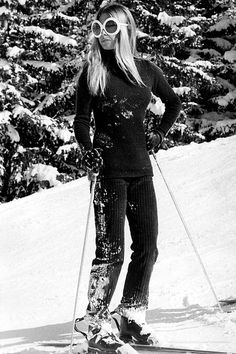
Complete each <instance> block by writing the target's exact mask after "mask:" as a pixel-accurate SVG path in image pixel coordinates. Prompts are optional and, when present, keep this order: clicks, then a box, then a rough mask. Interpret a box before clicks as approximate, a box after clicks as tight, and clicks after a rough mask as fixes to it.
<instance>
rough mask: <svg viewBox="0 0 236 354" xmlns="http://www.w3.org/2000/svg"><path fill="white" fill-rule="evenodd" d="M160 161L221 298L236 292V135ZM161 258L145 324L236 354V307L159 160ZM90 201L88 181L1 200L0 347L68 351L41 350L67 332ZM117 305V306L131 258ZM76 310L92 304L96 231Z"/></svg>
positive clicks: (171, 341) (164, 335) (166, 335)
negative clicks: (230, 306)
mask: <svg viewBox="0 0 236 354" xmlns="http://www.w3.org/2000/svg"><path fill="white" fill-rule="evenodd" d="M157 158H158V161H159V164H160V166H161V169H162V171H163V174H164V175H165V177H166V179H167V181H168V183H169V185H170V187H171V189H172V191H173V193H174V195H175V198H176V200H177V202H178V204H179V208H180V209H181V211H182V214H183V215H184V218H185V221H186V223H187V226H188V228H189V230H190V232H191V235H192V238H193V240H194V242H195V244H196V247H197V249H198V251H199V253H200V255H201V257H202V260H203V263H204V264H205V267H206V270H207V272H208V274H209V277H210V279H211V281H212V284H213V286H214V288H215V292H216V294H217V296H218V298H219V299H223V298H230V297H231V298H236V136H233V137H229V138H224V139H218V140H215V141H212V142H211V143H203V144H200V145H197V144H190V145H188V146H184V147H175V148H172V149H170V150H168V151H160V152H159V153H158V155H157ZM153 169H154V173H155V176H154V182H155V186H156V194H157V199H158V206H159V225H160V232H159V240H158V246H159V258H158V261H157V263H156V266H155V269H154V273H153V276H152V279H151V289H150V309H149V311H148V313H147V320H148V322H149V323H150V324H151V325H152V326H153V328H154V329H155V330H156V332H157V333H158V335H159V338H160V342H161V344H163V345H169V346H174V345H177V346H178V347H190V348H199V349H204V350H205V349H211V350H218V351H220V350H222V351H223V350H224V351H226V350H227V351H232V352H233V351H234V352H236V311H235V310H234V311H233V312H231V313H226V312H225V313H220V311H219V310H218V308H217V306H216V300H215V298H214V296H213V294H212V292H211V290H210V287H209V285H208V283H207V281H206V278H205V276H204V273H203V271H202V269H201V267H200V265H199V262H198V259H197V257H196V255H195V253H194V251H193V249H192V246H191V243H190V242H189V239H188V237H187V236H186V233H185V231H184V228H183V225H182V223H181V221H180V219H179V217H178V214H177V212H176V209H175V207H174V205H173V202H172V200H171V198H170V196H169V194H168V191H167V189H166V186H165V184H164V182H163V179H162V177H161V175H160V173H159V171H158V169H157V167H156V166H155V164H153ZM88 203H89V184H88V181H87V179H86V178H82V179H79V180H77V181H73V182H71V183H68V184H66V185H62V186H58V187H55V188H53V189H50V190H47V191H43V192H41V193H37V194H34V195H32V196H29V197H25V198H23V199H19V200H15V201H13V202H10V203H8V204H3V205H0V219H1V223H0V235H1V236H0V259H1V260H0V262H1V263H0V331H1V332H0V338H1V339H0V353H16V352H21V353H36V352H37V353H39V352H40V353H42V352H46V351H47V352H50V353H54V352H60V353H65V348H59V347H56V346H55V347H54V346H51V347H47V346H46V347H43V346H41V347H39V346H38V343H39V342H41V343H42V342H44V343H50V341H52V342H55V341H57V342H58V343H59V342H60V341H63V340H65V339H67V340H68V339H69V338H70V331H71V321H72V316H73V307H74V298H75V291H76V283H77V278H78V272H79V267H80V257H81V250H82V245H83V237H84V232H85V224H86V216H87V209H88ZM126 231H127V232H126V234H127V244H126V248H127V251H126V263H125V265H124V267H123V273H122V274H121V277H120V282H119V284H118V288H117V291H116V293H115V296H114V298H113V301H112V305H111V308H114V307H115V306H116V305H117V304H118V303H119V299H120V297H121V293H122V284H123V281H124V277H125V272H126V268H127V264H128V261H129V256H130V250H129V245H130V236H129V230H128V227H127V225H126ZM85 253H86V257H85V267H84V269H83V273H82V281H81V286H80V292H79V301H78V309H77V315H78V316H82V315H83V314H84V312H85V307H86V302H87V300H86V292H87V284H88V275H89V269H90V264H91V260H92V258H93V255H94V225H93V223H92V225H91V227H90V231H89V239H88V247H87V249H86V252H85Z"/></svg>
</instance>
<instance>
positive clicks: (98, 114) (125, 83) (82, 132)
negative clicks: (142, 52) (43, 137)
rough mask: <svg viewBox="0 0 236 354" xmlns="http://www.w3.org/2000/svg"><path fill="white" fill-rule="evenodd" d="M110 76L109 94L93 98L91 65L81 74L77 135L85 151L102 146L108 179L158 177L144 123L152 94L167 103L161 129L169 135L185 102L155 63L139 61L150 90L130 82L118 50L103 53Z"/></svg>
mask: <svg viewBox="0 0 236 354" xmlns="http://www.w3.org/2000/svg"><path fill="white" fill-rule="evenodd" d="M102 55H103V60H104V62H105V65H106V66H107V68H108V72H109V76H108V81H107V86H106V89H105V94H104V95H97V96H93V95H91V93H90V92H89V88H88V84H87V66H86V65H85V66H84V69H83V71H82V73H81V75H80V78H79V81H78V85H77V92H76V115H75V120H74V131H75V137H76V139H77V141H78V143H79V145H82V146H83V147H84V148H85V150H89V149H91V148H92V147H94V148H95V147H100V148H102V157H103V162H104V165H103V168H102V170H101V171H100V175H102V176H104V177H110V178H111V177H114V178H118V177H139V176H147V175H151V176H152V175H153V172H152V166H151V162H150V158H149V154H148V152H147V150H146V139H145V132H144V125H143V121H144V118H145V114H146V109H147V106H148V104H149V102H150V99H151V92H152V93H153V94H154V95H156V96H159V97H160V98H161V100H162V102H163V103H164V104H165V113H164V115H163V117H162V121H161V123H160V126H159V129H160V131H162V133H163V134H164V135H165V134H166V133H167V132H168V130H169V129H170V128H171V126H172V125H173V123H174V121H175V120H176V118H177V116H178V114H179V111H180V107H181V104H180V100H179V98H178V96H176V94H175V93H174V91H173V90H172V88H171V87H170V86H169V84H168V83H167V81H166V79H165V78H164V76H163V74H162V71H161V70H160V69H159V68H158V67H157V66H156V65H155V64H153V63H151V62H150V61H148V60H144V59H141V58H138V59H135V64H136V66H137V69H138V71H139V74H140V76H141V78H142V80H143V82H144V84H145V85H146V86H138V85H134V84H132V83H130V81H129V80H128V79H127V77H126V75H125V74H124V72H123V71H122V70H121V69H120V68H119V67H118V65H117V63H116V59H115V57H114V54H113V51H106V52H105V51H104V52H103V53H102ZM92 111H93V114H94V120H95V126H96V129H95V135H94V139H93V143H92V142H91V139H90V118H91V112H92Z"/></svg>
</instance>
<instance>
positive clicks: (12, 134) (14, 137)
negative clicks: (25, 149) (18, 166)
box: [7, 124, 20, 142]
mask: <svg viewBox="0 0 236 354" xmlns="http://www.w3.org/2000/svg"><path fill="white" fill-rule="evenodd" d="M7 135H8V136H9V137H10V139H11V141H12V142H14V141H15V142H19V141H20V135H19V133H18V131H17V130H16V129H15V128H14V127H13V125H11V124H8V125H7Z"/></svg>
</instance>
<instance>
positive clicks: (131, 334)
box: [119, 316, 159, 346]
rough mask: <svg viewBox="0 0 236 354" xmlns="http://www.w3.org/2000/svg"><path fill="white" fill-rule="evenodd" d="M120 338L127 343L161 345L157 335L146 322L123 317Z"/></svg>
mask: <svg viewBox="0 0 236 354" xmlns="http://www.w3.org/2000/svg"><path fill="white" fill-rule="evenodd" d="M119 337H120V339H121V340H122V341H124V342H125V343H129V342H130V343H132V342H133V343H136V344H144V345H155V346H158V345H159V343H158V340H157V338H156V335H155V333H154V332H153V330H152V328H151V327H150V326H149V325H148V324H147V323H146V322H145V321H138V320H135V319H132V318H128V317H125V316H121V320H120V335H119Z"/></svg>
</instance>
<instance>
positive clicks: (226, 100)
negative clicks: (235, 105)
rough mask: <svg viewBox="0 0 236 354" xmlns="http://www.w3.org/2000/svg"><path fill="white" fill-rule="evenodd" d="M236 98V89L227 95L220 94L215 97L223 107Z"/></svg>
mask: <svg viewBox="0 0 236 354" xmlns="http://www.w3.org/2000/svg"><path fill="white" fill-rule="evenodd" d="M234 100H236V90H233V91H230V92H228V93H227V94H226V95H225V96H218V97H216V98H215V102H217V103H218V105H219V106H222V107H226V106H228V104H229V103H231V102H233V101H234Z"/></svg>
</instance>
